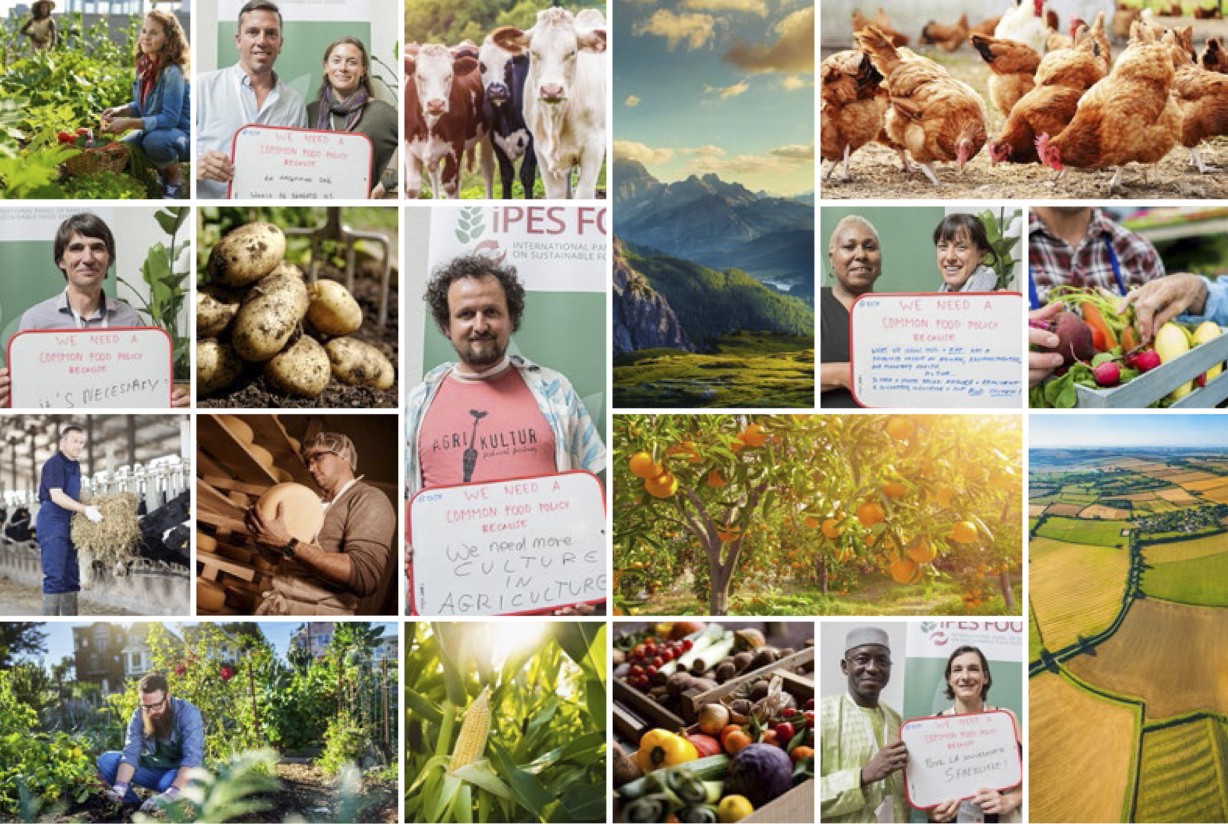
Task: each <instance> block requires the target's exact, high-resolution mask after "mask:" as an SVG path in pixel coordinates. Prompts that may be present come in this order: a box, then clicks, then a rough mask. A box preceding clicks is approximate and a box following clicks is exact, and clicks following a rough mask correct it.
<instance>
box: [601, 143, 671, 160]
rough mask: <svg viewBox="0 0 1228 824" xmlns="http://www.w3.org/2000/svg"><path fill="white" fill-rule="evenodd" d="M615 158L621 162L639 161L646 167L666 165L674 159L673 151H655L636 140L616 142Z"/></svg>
mask: <svg viewBox="0 0 1228 824" xmlns="http://www.w3.org/2000/svg"><path fill="white" fill-rule="evenodd" d="M614 156H615V157H616V158H619V159H621V160H638V161H639V162H640V163H643V164H644V165H650V164H653V163H665V162H666V161H669V160H673V159H674V150H673V149H654V148H652V147H651V146H645V145H644V144H643V143H637V142H636V141H634V140H615V141H614Z"/></svg>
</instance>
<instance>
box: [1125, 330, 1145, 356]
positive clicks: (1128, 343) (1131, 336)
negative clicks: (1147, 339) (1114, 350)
mask: <svg viewBox="0 0 1228 824" xmlns="http://www.w3.org/2000/svg"><path fill="white" fill-rule="evenodd" d="M1140 343H1142V341H1140V340H1139V339H1138V332H1135V331H1134V327H1133V326H1127V327H1126V328H1125V329H1122V330H1121V351H1122V354H1123V355H1124V354H1125V353H1126V352H1130V351H1133V350H1134V349H1137V348H1138V345H1139V344H1140Z"/></svg>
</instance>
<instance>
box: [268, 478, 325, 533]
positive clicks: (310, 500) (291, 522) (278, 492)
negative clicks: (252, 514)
mask: <svg viewBox="0 0 1228 824" xmlns="http://www.w3.org/2000/svg"><path fill="white" fill-rule="evenodd" d="M278 504H280V505H281V517H282V520H283V521H285V524H286V530H287V531H288V532H289V533H290V534H291V535H293V536H294V537H295V538H298V539H299V540H300V541H304V542H307V543H310V542H312V541H314V540H315V539H316V535H318V534H319V533H320V527H322V526H324V507H322V506H321V505H320V497H319V496H318V495H316V493H314V492H312V491H311V489H310V488H308V487H305V486H303V485H302V484H295V483H287V484H277V485H276V486H271V487H269V488H268V489H267V490H266V491H265V493H264V494H263V495H261V496H260V500H258V501H256V511H257V512H259V513H260V517H261V518H264V519H266V520H271V519H272V518H273V517H275V516H276V514H277V505H278Z"/></svg>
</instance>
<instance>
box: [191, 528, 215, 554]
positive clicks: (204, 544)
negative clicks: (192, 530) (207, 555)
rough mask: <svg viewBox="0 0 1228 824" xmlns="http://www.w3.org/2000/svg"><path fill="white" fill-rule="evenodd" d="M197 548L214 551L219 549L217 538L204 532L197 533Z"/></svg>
mask: <svg viewBox="0 0 1228 824" xmlns="http://www.w3.org/2000/svg"><path fill="white" fill-rule="evenodd" d="M196 548H197V549H199V550H200V551H201V552H213V551H214V550H215V549H217V538H214V537H213V536H212V535H206V534H205V533H203V532H197V533H196Z"/></svg>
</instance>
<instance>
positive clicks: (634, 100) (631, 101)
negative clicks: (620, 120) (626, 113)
mask: <svg viewBox="0 0 1228 824" xmlns="http://www.w3.org/2000/svg"><path fill="white" fill-rule="evenodd" d="M623 105H624V106H626V107H627V108H628V109H634V108H635V107H636V106H638V105H640V99H639V97H637V96H636V95H634V94H629V95H627V99H626V100H624V101H623Z"/></svg>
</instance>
